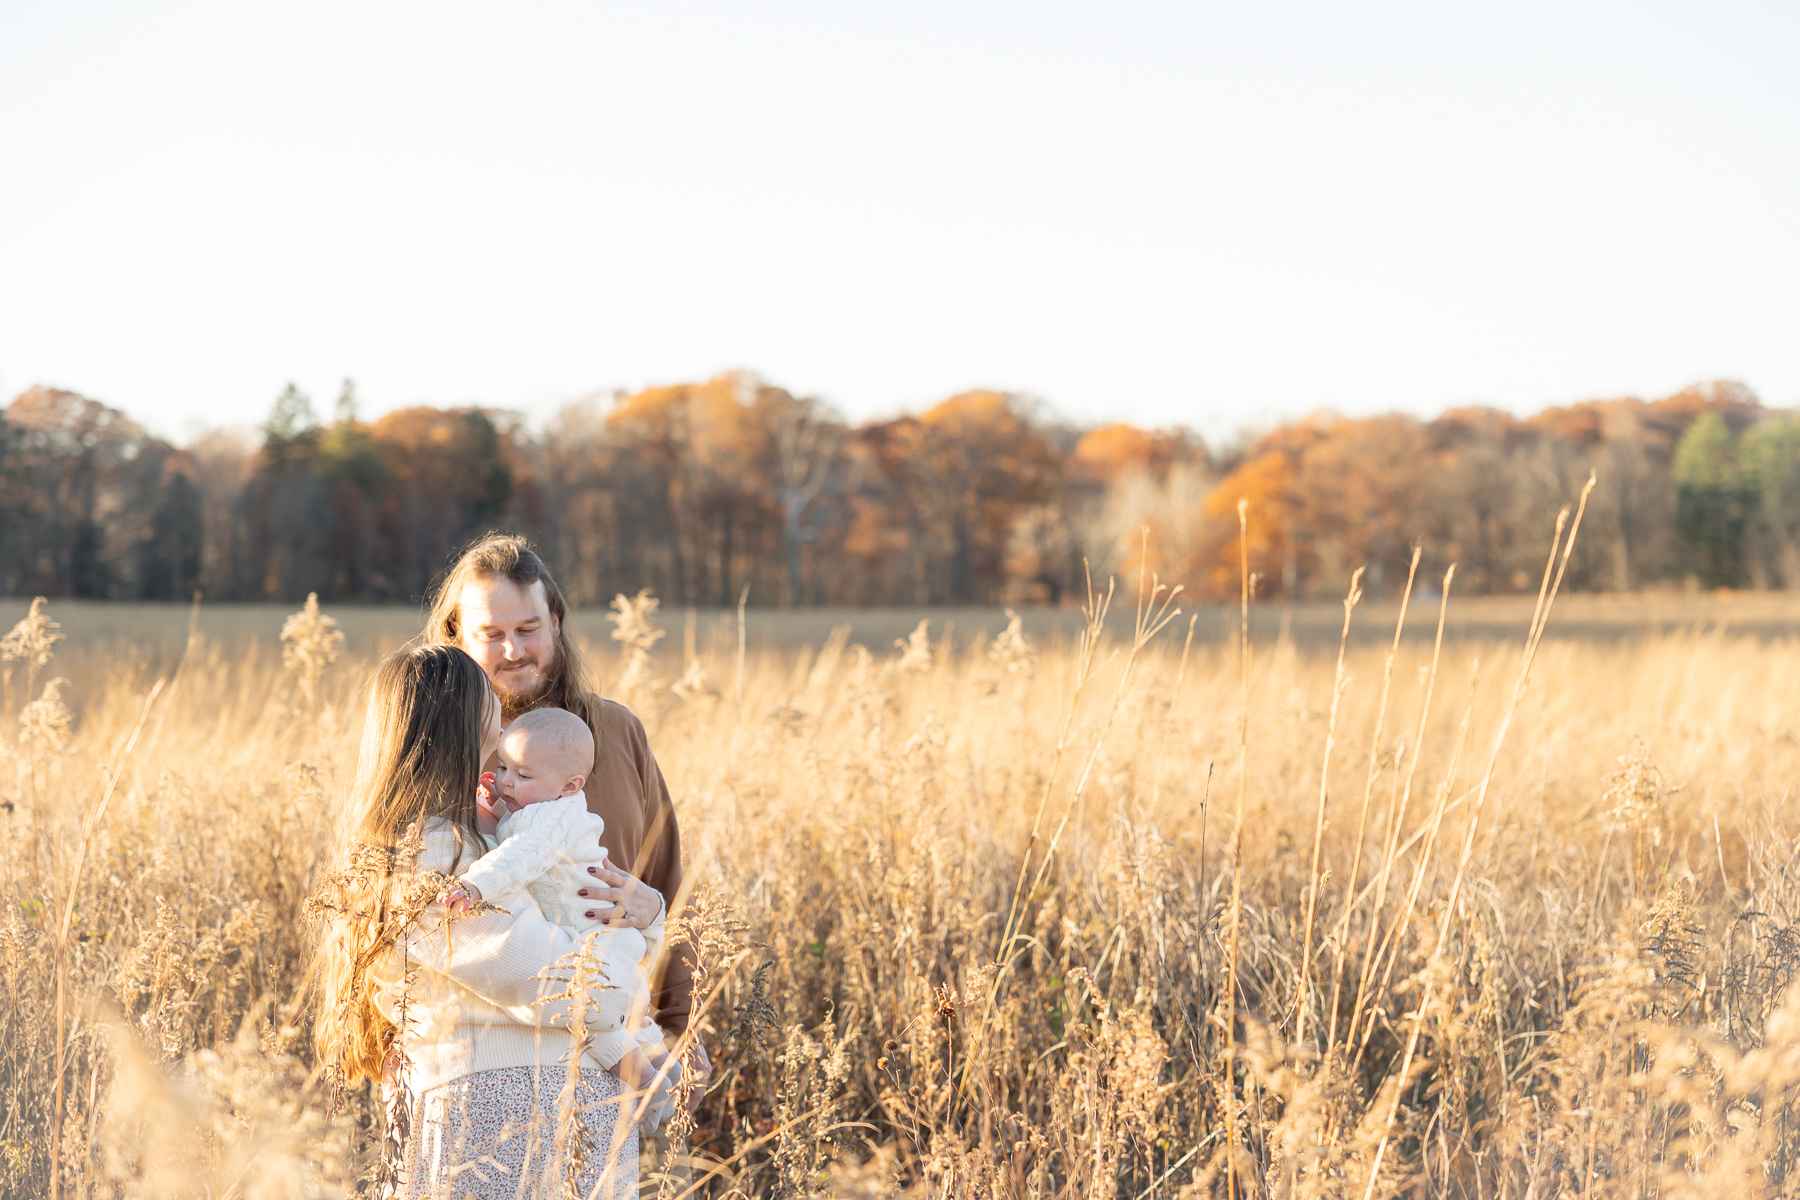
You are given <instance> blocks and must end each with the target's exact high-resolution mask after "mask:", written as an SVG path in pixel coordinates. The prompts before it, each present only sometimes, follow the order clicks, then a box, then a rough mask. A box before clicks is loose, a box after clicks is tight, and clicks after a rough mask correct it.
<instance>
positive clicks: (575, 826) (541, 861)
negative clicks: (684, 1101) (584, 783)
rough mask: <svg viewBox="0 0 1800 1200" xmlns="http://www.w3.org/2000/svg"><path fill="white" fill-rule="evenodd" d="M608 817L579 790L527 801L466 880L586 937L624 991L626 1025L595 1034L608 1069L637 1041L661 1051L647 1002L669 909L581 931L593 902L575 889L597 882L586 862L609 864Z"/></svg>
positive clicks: (505, 820)
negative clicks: (638, 921) (643, 920)
mask: <svg viewBox="0 0 1800 1200" xmlns="http://www.w3.org/2000/svg"><path fill="white" fill-rule="evenodd" d="M605 829H606V822H605V821H604V820H602V819H601V818H600V817H599V816H597V815H595V814H594V813H591V812H589V811H588V806H587V795H586V793H584V792H576V793H575V794H574V795H572V796H563V797H560V798H558V799H555V800H546V801H544V802H543V803H541V804H527V805H525V806H524V807H522V808H519V809H516V810H513V811H512V812H509V813H508V814H507V815H506V816H504V817H502V818H500V828H499V837H500V844H499V845H498V846H495V847H494V848H493V849H492V850H489V851H488V852H487V853H486V854H483V855H482V856H481V857H480V858H478V859H476V860H475V863H474V865H473V866H470V867H469V868H468V869H467V870H465V871H464V872H463V874H462V881H463V882H464V883H466V884H472V885H474V886H475V887H477V888H479V889H480V891H481V898H482V899H483V900H485V901H487V902H488V903H490V904H498V905H500V906H501V907H502V908H508V909H510V908H514V907H517V906H520V905H524V906H527V907H529V906H530V905H532V904H533V903H535V904H536V905H537V907H538V911H539V912H541V913H543V914H544V919H545V920H547V921H549V922H551V923H552V924H554V925H560V926H562V927H563V929H565V930H567V931H568V932H570V933H572V934H576V935H577V936H580V937H583V938H584V939H588V940H589V946H590V953H591V954H592V956H593V957H594V958H595V959H596V960H597V965H598V967H599V973H600V975H601V977H602V978H603V979H604V980H605V981H606V984H607V985H608V986H609V987H611V988H617V989H618V990H620V991H622V992H624V993H625V995H626V1000H627V1004H628V1008H627V1016H626V1028H625V1029H622V1030H619V1031H617V1032H612V1033H597V1034H595V1036H594V1044H593V1050H592V1053H593V1056H594V1058H595V1059H597V1060H598V1061H599V1062H600V1064H601V1065H602V1066H604V1067H606V1068H607V1069H608V1070H611V1069H612V1068H613V1067H616V1066H617V1065H618V1063H619V1060H620V1059H621V1058H623V1057H624V1056H625V1052H626V1051H627V1050H629V1049H631V1048H632V1047H633V1046H634V1045H635V1046H638V1047H640V1048H642V1049H644V1050H661V1049H662V1048H663V1040H662V1030H660V1029H658V1028H657V1027H656V1021H655V1015H654V1010H653V1009H652V1008H651V1005H650V973H651V971H652V970H653V969H654V968H655V965H656V963H655V959H656V955H657V953H658V951H659V950H660V949H661V947H662V939H663V926H664V917H665V915H666V906H665V912H663V913H658V914H657V915H656V920H654V921H652V922H651V923H650V927H649V928H648V929H644V930H641V931H640V930H638V929H637V928H635V927H633V926H629V925H627V926H624V927H622V928H608V927H601V928H595V929H589V930H582V929H581V928H580V927H579V926H577V924H576V922H577V921H578V920H579V919H580V917H581V915H582V913H583V912H585V911H586V910H587V908H588V906H589V905H590V904H591V903H592V902H591V901H588V900H583V899H582V898H581V897H580V895H578V894H577V893H578V892H579V891H580V889H581V888H583V887H585V886H587V885H588V884H592V883H595V882H597V881H596V880H595V879H594V877H593V876H591V875H589V874H588V868H589V867H597V866H605V865H606V847H605V846H602V845H601V844H600V835H601V833H603V832H604V831H605Z"/></svg>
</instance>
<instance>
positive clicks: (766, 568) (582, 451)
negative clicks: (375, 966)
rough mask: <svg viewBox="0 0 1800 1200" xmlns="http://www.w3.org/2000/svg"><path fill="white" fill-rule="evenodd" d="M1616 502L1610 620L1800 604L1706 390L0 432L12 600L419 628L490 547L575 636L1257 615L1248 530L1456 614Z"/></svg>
mask: <svg viewBox="0 0 1800 1200" xmlns="http://www.w3.org/2000/svg"><path fill="white" fill-rule="evenodd" d="M1590 470H1593V471H1595V472H1596V473H1597V474H1598V477H1599V486H1598V488H1597V490H1596V492H1595V494H1594V497H1593V500H1592V502H1591V503H1590V506H1589V512H1588V517H1587V523H1586V525H1585V526H1584V528H1583V532H1582V537H1581V540H1580V542H1579V544H1578V545H1577V548H1576V551H1575V557H1574V559H1573V560H1572V561H1571V563H1570V567H1569V582H1570V584H1572V585H1573V586H1574V587H1577V588H1582V589H1586V590H1617V591H1627V590H1635V589H1640V588H1645V587H1655V586H1663V585H1671V584H1674V585H1682V584H1686V585H1697V586H1702V587H1709V588H1710V587H1757V588H1792V587H1800V415H1796V414H1795V413H1792V412H1787V411H1782V410H1774V409H1769V408H1766V407H1764V406H1763V405H1762V404H1761V403H1760V402H1759V401H1758V400H1757V398H1756V397H1755V396H1754V395H1753V394H1752V393H1751V392H1750V391H1749V390H1748V389H1747V388H1744V387H1742V386H1741V385H1736V384H1730V383H1713V384H1707V385H1702V386H1698V387H1694V388H1690V389H1687V390H1685V391H1682V392H1680V393H1677V394H1676V395H1673V396H1669V397H1666V398H1663V399H1659V400H1654V401H1643V400H1638V399H1619V400H1600V401H1591V402H1584V403H1580V404H1574V405H1570V406H1566V407H1558V408H1552V409H1548V410H1545V411H1544V412H1541V413H1538V414H1537V415H1536V416H1532V417H1517V416H1513V415H1510V414H1507V413H1503V412H1499V411H1496V410H1493V409H1486V408H1461V409H1454V410H1451V411H1449V412H1446V413H1444V414H1443V415H1442V416H1440V417H1438V418H1436V419H1435V420H1420V419H1416V418H1413V417H1408V416H1400V415H1386V416H1377V417H1367V418H1350V417H1343V416H1338V415H1334V414H1329V413H1320V414H1315V415H1313V416H1310V417H1307V418H1305V419H1303V420H1299V421H1295V422H1291V423H1289V424H1286V425H1282V426H1280V427H1279V428H1277V429H1274V430H1273V431H1271V432H1268V433H1265V434H1262V435H1260V436H1256V437H1252V438H1246V439H1242V440H1241V442H1240V443H1239V444H1236V445H1233V446H1229V447H1216V448H1209V447H1208V446H1207V445H1206V444H1205V442H1204V441H1203V440H1202V439H1200V438H1199V437H1198V436H1196V435H1194V434H1193V433H1191V432H1189V431H1187V430H1183V429H1140V428H1136V427H1133V426H1131V425H1127V424H1109V425H1102V426H1098V427H1086V428H1083V427H1077V426H1074V425H1071V424H1069V423H1067V422H1064V421H1059V420H1056V419H1053V418H1051V417H1049V416H1047V415H1046V414H1045V413H1044V412H1043V411H1042V410H1041V409H1040V408H1039V407H1038V406H1036V405H1034V404H1033V403H1031V402H1030V401H1028V400H1026V399H1025V398H1022V397H1019V396H1015V395H1008V394H1004V393H999V392H991V391H978V392H968V393H964V394H961V395H957V396H952V397H950V398H949V399H946V400H944V401H942V402H941V403H938V404H936V405H934V406H932V407H930V408H928V409H926V410H925V411H923V412H920V413H918V414H914V415H906V416H901V417H896V418H893V419H887V420H875V421H867V422H863V423H861V424H853V423H851V422H849V421H846V420H845V419H844V418H843V417H842V416H841V415H839V414H838V413H836V412H835V411H833V410H832V409H831V408H830V407H829V406H827V405H826V404H824V403H822V402H820V401H819V400H817V399H813V398H809V397H804V396H796V395H794V394H792V393H790V392H788V391H786V390H785V389H782V388H780V387H776V386H774V385H772V384H770V383H767V382H765V381H763V380H760V379H758V378H756V377H755V376H753V375H750V374H748V373H744V372H734V373H729V374H725V375H721V376H719V377H717V378H714V379H711V380H707V381H705V382H702V383H692V384H680V385H674V386H669V387H657V388H650V389H647V390H644V391H640V392H637V393H633V394H624V393H619V394H615V395H612V396H608V397H595V398H590V399H586V400H582V401H579V402H577V403H575V404H572V405H570V406H568V407H567V408H565V409H563V410H562V411H561V412H559V413H558V414H557V415H556V416H555V417H554V418H553V419H551V420H550V421H548V422H547V423H545V424H544V425H543V427H542V428H539V429H533V428H531V427H529V426H528V425H527V424H526V423H525V422H524V421H523V420H522V419H521V418H519V417H518V416H517V415H516V414H511V413H507V412H503V411H497V410H492V409H484V408H477V407H469V408H449V409H440V408H428V407H418V408H407V409H401V410H399V411H396V412H391V413H388V414H387V415H385V416H382V417H380V418H378V419H376V420H373V421H368V420H364V419H363V418H362V417H361V416H360V415H359V414H358V410H357V402H356V396H355V392H354V389H353V387H352V386H351V385H350V384H349V383H346V384H345V385H344V389H343V391H342V394H341V395H340V396H339V397H338V398H337V402H336V405H335V409H334V411H332V412H331V413H329V414H327V415H324V416H321V415H320V414H319V413H317V411H316V410H315V408H314V405H313V403H312V402H311V400H310V399H309V398H308V397H307V396H305V395H303V394H302V393H301V392H300V391H298V390H297V389H296V388H294V387H291V386H290V387H289V388H288V389H287V390H286V391H285V392H283V393H282V394H281V395H280V396H279V397H278V398H277V399H276V401H275V403H274V405H273V407H272V409H271V410H270V412H269V414H268V417H267V419H266V420H265V421H264V423H263V424H262V426H261V427H260V428H259V429H257V430H255V431H253V432H246V431H242V430H218V431H214V432H210V433H207V434H204V435H202V436H199V437H197V438H195V439H194V440H193V441H192V442H190V443H189V444H188V445H186V446H182V447H177V446H174V445H171V444H170V443H168V442H166V441H163V440H162V439H159V438H156V437H154V436H151V435H150V434H149V433H147V432H146V431H145V430H144V429H143V428H142V427H141V426H139V425H138V424H136V423H135V422H133V421H132V420H131V419H130V418H129V417H128V416H126V415H125V414H124V413H122V412H120V411H117V410H115V409H112V408H109V407H107V406H106V405H104V404H101V403H100V402H98V401H95V400H91V399H88V398H85V397H83V396H80V395H77V394H75V393H72V392H67V391H59V390H56V389H52V388H46V387H34V388H32V389H30V390H28V391H26V392H25V393H23V394H22V395H20V396H19V397H18V398H17V399H15V400H14V401H13V402H12V403H11V404H10V405H9V406H8V407H7V408H6V410H5V411H4V413H3V414H0V591H4V592H6V593H9V594H13V595H37V594H41V595H46V596H74V597H90V598H104V599H121V600H181V599H187V598H189V597H191V596H192V595H193V593H194V592H195V591H203V592H204V593H205V594H206V595H207V596H208V597H209V598H211V599H214V600H240V601H249V600H282V601H286V602H294V601H296V600H299V599H301V598H303V597H304V596H305V595H306V593H308V592H318V593H319V594H320V595H321V596H322V597H325V598H327V599H330V600H336V601H340V602H343V601H366V602H384V601H400V602H407V601H413V600H416V599H417V598H419V597H420V596H422V595H424V594H425V592H426V591H427V590H428V588H429V587H430V585H431V583H432V581H433V580H434V578H436V576H437V575H438V574H439V572H441V571H442V570H443V569H444V568H445V567H446V565H447V564H448V562H449V561H450V560H451V558H452V557H453V556H454V555H455V554H456V553H457V551H458V549H459V548H460V547H461V546H463V545H464V544H465V543H467V542H468V541H469V540H470V539H471V538H473V537H475V536H478V535H479V534H481V533H483V532H485V531H487V530H489V529H495V528H503V529H510V530H514V531H517V532H520V533H523V534H526V535H527V536H529V537H531V538H533V539H534V540H535V541H537V542H538V543H539V544H540V545H541V546H543V547H544V549H545V550H546V551H547V553H548V555H549V556H550V558H551V559H552V560H553V561H554V562H555V563H556V564H557V566H558V569H559V574H560V577H561V578H562V579H563V580H564V581H565V584H566V586H567V588H568V590H569V592H570V593H571V599H572V600H573V601H574V602H575V603H578V604H595V603H601V602H604V601H605V600H606V599H607V598H608V597H610V596H611V595H613V594H614V593H616V592H619V591H634V590H636V589H637V588H640V587H649V588H652V589H654V590H655V591H656V592H657V594H659V595H660V596H662V597H664V598H665V599H667V600H668V601H670V602H671V603H680V604H695V605H732V604H735V603H737V601H738V599H739V597H740V596H742V595H743V594H744V592H745V589H748V592H749V598H750V602H751V603H753V604H769V605H777V604H778V605H784V606H817V605H884V604H898V605H918V604H958V603H976V604H994V603H1010V604H1029V603H1049V604H1055V603H1060V602H1063V601H1064V600H1065V599H1068V598H1071V597H1079V596H1080V595H1082V594H1083V592H1084V590H1085V587H1086V580H1087V578H1088V577H1089V576H1090V574H1091V576H1092V577H1093V578H1096V579H1104V578H1106V577H1107V576H1108V575H1110V574H1121V575H1126V576H1135V574H1136V573H1137V572H1138V571H1139V570H1140V569H1146V570H1148V571H1151V572H1153V573H1155V574H1156V575H1157V576H1158V577H1159V578H1160V579H1162V580H1163V581H1165V582H1170V583H1179V584H1181V585H1183V586H1184V587H1185V588H1186V589H1187V591H1188V594H1189V595H1191V596H1193V597H1195V598H1198V599H1218V600H1226V599H1231V598H1234V597H1235V596H1236V594H1237V589H1238V550H1237V539H1238V521H1237V503H1238V500H1239V499H1240V498H1246V499H1248V500H1249V501H1250V513H1251V516H1250V537H1249V549H1250V555H1251V569H1252V570H1253V571H1255V572H1257V574H1258V593H1259V595H1261V596H1264V597H1271V598H1273V597H1289V598H1302V599H1304V598H1316V597H1327V596H1336V595H1338V594H1341V592H1342V590H1343V588H1344V585H1345V582H1346V580H1347V579H1348V578H1349V575H1350V572H1351V571H1352V570H1353V569H1354V568H1356V567H1358V566H1365V565H1366V566H1367V568H1368V572H1367V575H1366V576H1365V584H1366V586H1367V587H1368V588H1370V589H1372V590H1373V591H1374V592H1375V593H1376V594H1381V593H1382V592H1384V591H1387V592H1391V591H1393V590H1394V589H1395V588H1397V587H1398V585H1399V583H1400V582H1401V581H1403V580H1404V578H1405V574H1406V569H1407V564H1408V561H1409V558H1410V555H1411V548H1412V547H1413V546H1414V545H1421V546H1423V547H1424V549H1425V552H1426V556H1427V557H1426V561H1427V563H1428V565H1429V564H1431V563H1434V562H1435V563H1437V564H1439V565H1440V566H1441V565H1442V564H1444V563H1447V562H1449V561H1453V560H1454V561H1456V562H1458V563H1459V564H1460V566H1459V569H1458V570H1459V573H1458V580H1459V587H1460V588H1464V589H1468V590H1473V591H1477V592H1488V593H1503V592H1513V591H1522V590H1527V589H1531V588H1535V587H1536V586H1537V578H1538V573H1539V572H1540V571H1541V569H1542V564H1543V555H1544V553H1545V550H1546V546H1547V543H1548V531H1549V529H1550V527H1551V523H1552V522H1553V520H1554V517H1555V513H1556V511H1557V509H1559V508H1560V507H1561V506H1562V505H1563V504H1565V503H1567V502H1568V501H1569V499H1570V498H1571V497H1573V496H1574V495H1575V494H1576V493H1577V492H1578V490H1579V488H1580V486H1581V483H1582V482H1583V481H1584V480H1585V479H1586V477H1587V475H1588V472H1589V471H1590Z"/></svg>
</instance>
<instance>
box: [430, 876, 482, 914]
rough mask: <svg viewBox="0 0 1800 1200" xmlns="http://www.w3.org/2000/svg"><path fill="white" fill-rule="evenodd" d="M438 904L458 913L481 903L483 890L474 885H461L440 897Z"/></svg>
mask: <svg viewBox="0 0 1800 1200" xmlns="http://www.w3.org/2000/svg"><path fill="white" fill-rule="evenodd" d="M438 903H439V904H442V905H444V906H446V907H447V908H449V909H450V910H451V911H453V912H454V911H458V910H461V909H466V908H469V907H471V906H473V905H476V904H480V903H481V889H480V888H478V887H476V886H475V885H474V884H472V883H459V884H457V885H456V886H455V887H452V888H451V889H450V890H449V891H447V892H445V893H444V894H443V895H441V896H439V897H438Z"/></svg>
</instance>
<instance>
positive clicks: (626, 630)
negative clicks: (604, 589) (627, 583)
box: [606, 588, 664, 658]
mask: <svg viewBox="0 0 1800 1200" xmlns="http://www.w3.org/2000/svg"><path fill="white" fill-rule="evenodd" d="M660 603H661V601H659V600H657V598H656V597H655V596H652V595H651V594H650V589H649V588H644V589H642V590H641V591H639V592H638V594H637V595H636V596H635V597H632V596H627V595H626V594H625V593H624V592H620V593H619V594H618V595H616V596H614V597H613V601H612V609H613V611H612V612H611V613H609V614H607V618H606V619H607V620H609V621H611V622H612V623H613V627H614V628H613V631H612V638H613V641H615V642H624V643H625V644H626V645H627V646H630V647H632V648H633V649H636V650H641V651H643V652H644V653H646V654H648V653H649V652H650V650H651V648H652V647H654V646H655V645H656V643H657V642H658V641H660V640H661V639H662V637H663V633H664V631H663V630H662V629H661V628H660V627H659V626H658V625H657V624H656V621H655V619H654V618H655V616H656V609H657V605H658V604H660ZM634 658H635V656H634Z"/></svg>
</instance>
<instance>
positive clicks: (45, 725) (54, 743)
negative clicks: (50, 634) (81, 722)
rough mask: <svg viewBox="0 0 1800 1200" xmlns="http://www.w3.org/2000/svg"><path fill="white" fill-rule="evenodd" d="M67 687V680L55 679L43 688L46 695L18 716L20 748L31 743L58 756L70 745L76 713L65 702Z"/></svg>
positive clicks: (26, 707)
mask: <svg viewBox="0 0 1800 1200" xmlns="http://www.w3.org/2000/svg"><path fill="white" fill-rule="evenodd" d="M46 657H48V656H46ZM68 684H69V681H68V680H66V679H52V680H51V681H50V682H48V683H46V684H45V685H44V692H43V695H41V696H39V697H38V698H37V699H36V700H33V701H32V702H31V703H30V704H27V705H26V706H25V707H24V709H23V710H22V711H21V712H20V713H19V744H20V745H21V746H24V745H26V744H27V743H31V744H34V745H37V746H40V747H42V748H44V749H46V750H49V751H50V752H51V753H55V752H57V751H59V750H61V749H62V748H63V747H64V746H67V745H68V744H69V732H70V730H71V729H72V728H73V727H74V724H75V714H74V713H72V712H70V711H69V706H68V705H66V704H64V703H63V702H62V690H63V688H65V687H67V686H68Z"/></svg>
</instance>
